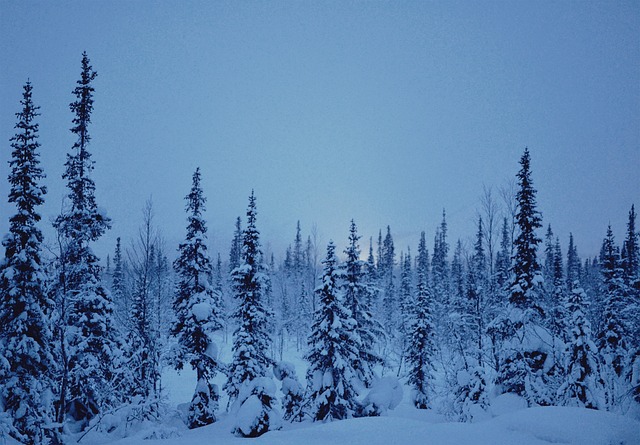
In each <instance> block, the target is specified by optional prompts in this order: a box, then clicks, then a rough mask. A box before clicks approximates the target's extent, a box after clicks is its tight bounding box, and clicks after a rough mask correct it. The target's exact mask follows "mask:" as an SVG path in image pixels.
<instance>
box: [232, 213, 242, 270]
mask: <svg viewBox="0 0 640 445" xmlns="http://www.w3.org/2000/svg"><path fill="white" fill-rule="evenodd" d="M235 227H236V229H235V230H234V232H233V239H232V240H231V249H230V250H229V273H232V272H233V270H234V269H235V268H236V267H238V266H239V265H240V258H241V256H242V220H241V219H240V217H239V216H238V218H236V226H235Z"/></svg>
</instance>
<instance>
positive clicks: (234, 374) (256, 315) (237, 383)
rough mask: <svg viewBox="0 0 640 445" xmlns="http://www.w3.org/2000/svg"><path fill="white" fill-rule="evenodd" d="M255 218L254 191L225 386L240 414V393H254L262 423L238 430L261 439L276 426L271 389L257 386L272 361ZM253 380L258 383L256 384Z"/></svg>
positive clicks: (235, 280)
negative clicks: (249, 432) (231, 352)
mask: <svg viewBox="0 0 640 445" xmlns="http://www.w3.org/2000/svg"><path fill="white" fill-rule="evenodd" d="M256 216H257V213H256V198H255V196H254V194H253V191H252V192H251V196H250V197H249V207H248V209H247V227H246V229H245V230H244V237H243V244H242V256H241V264H240V266H239V267H238V268H236V269H235V270H234V271H233V284H234V292H235V298H236V301H237V303H238V306H237V308H236V310H235V313H234V318H235V319H236V320H237V321H238V327H237V329H236V330H235V332H234V333H233V346H232V351H233V362H232V363H231V365H230V367H229V371H228V376H229V380H228V381H227V383H226V385H225V390H226V391H227V393H228V394H229V398H230V400H235V399H236V398H238V400H237V403H238V404H240V407H239V408H238V409H239V410H240V409H242V404H243V403H246V402H247V401H248V400H249V398H246V399H245V400H242V399H243V398H242V397H239V394H240V391H241V390H243V391H244V392H247V391H248V392H249V393H251V394H252V397H253V399H252V400H255V399H258V400H259V401H260V406H261V411H260V412H261V414H260V416H259V417H260V419H261V420H260V421H257V422H256V423H255V428H253V429H252V431H251V434H248V433H247V431H240V430H236V432H238V433H241V434H244V435H260V434H262V433H264V432H266V431H268V430H269V429H270V428H271V427H272V426H273V427H275V426H276V423H275V420H274V418H273V413H272V409H273V407H272V402H273V400H272V397H271V395H270V394H269V391H267V390H268V389H269V388H267V386H268V385H265V384H258V383H257V382H258V380H259V379H260V378H262V377H266V376H267V370H268V368H269V366H270V365H271V364H272V363H273V360H272V359H271V358H270V357H269V356H268V353H269V351H270V348H271V339H270V336H269V331H268V323H269V319H270V317H271V313H270V311H269V310H268V308H267V307H266V306H265V298H266V292H267V290H268V288H269V286H270V282H269V276H268V275H267V273H266V270H265V266H264V264H263V258H262V250H261V246H260V232H259V231H258V229H257V228H256ZM254 380H255V381H256V382H253V381H254ZM270 421H274V424H273V425H271V423H270Z"/></svg>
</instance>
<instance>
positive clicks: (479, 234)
mask: <svg viewBox="0 0 640 445" xmlns="http://www.w3.org/2000/svg"><path fill="white" fill-rule="evenodd" d="M81 67H82V69H81V76H80V79H79V80H78V81H77V84H76V88H75V89H74V90H73V95H74V100H73V102H72V103H71V104H70V110H71V112H72V115H73V119H72V123H73V127H72V128H71V132H72V133H73V134H74V136H75V143H74V144H73V146H72V147H71V151H70V153H68V154H67V158H66V163H65V167H66V169H65V173H64V175H63V179H64V180H66V182H67V189H68V200H67V204H66V206H65V207H64V208H63V210H62V212H61V213H60V215H58V216H57V218H56V219H55V221H54V228H55V233H56V240H55V242H56V246H57V249H56V252H55V255H45V254H44V252H43V242H44V239H43V235H42V232H41V231H40V229H39V228H38V223H39V221H40V219H41V217H40V215H39V214H38V210H37V208H38V206H40V205H42V204H43V202H44V196H45V194H46V188H45V187H44V186H43V185H41V181H42V179H43V178H44V177H45V175H44V172H43V169H42V168H41V167H40V163H39V147H40V143H39V140H38V139H39V138H38V123H37V117H38V116H39V113H38V109H39V108H38V107H37V106H36V105H34V102H33V97H32V95H33V86H32V85H31V83H30V82H27V83H26V84H25V85H24V87H23V94H22V100H21V102H20V104H21V110H20V111H19V112H18V113H16V117H17V123H16V126H15V128H16V133H15V136H14V137H12V138H11V141H10V142H11V148H12V154H11V160H10V161H9V165H10V175H9V177H8V180H9V185H10V193H9V200H8V201H9V203H10V204H12V205H13V206H14V207H15V213H14V214H13V216H11V217H10V219H9V223H10V227H9V233H8V235H7V236H6V237H5V238H4V240H3V246H4V248H5V255H4V258H3V259H2V262H1V263H0V304H1V306H0V408H1V409H0V437H2V436H3V435H10V436H12V437H14V438H16V439H17V440H19V441H21V442H24V443H27V444H44V443H62V442H64V440H65V438H66V437H68V435H69V434H73V433H77V432H80V431H88V430H89V429H91V428H94V427H103V428H105V429H109V428H112V429H116V428H121V429H122V428H125V429H126V428H127V427H128V426H131V425H133V424H135V423H136V422H141V421H143V420H152V421H153V420H156V421H159V420H160V419H161V417H162V414H163V404H162V401H161V395H162V392H163V386H162V369H163V368H164V367H166V366H172V367H175V368H176V369H178V370H180V369H182V368H183V367H184V366H185V365H187V366H189V367H191V368H192V369H193V370H194V371H195V374H196V388H195V391H194V394H193V397H192V400H191V402H190V404H189V409H188V414H187V419H186V422H187V424H188V426H189V427H190V428H197V427H201V426H204V425H208V424H211V423H213V422H215V421H216V420H217V414H218V413H219V412H220V410H221V409H226V410H228V411H230V412H231V413H232V415H234V416H235V423H234V425H235V426H234V432H235V433H236V434H238V435H243V436H248V437H255V436H259V435H261V434H263V433H264V432H266V431H269V430H273V429H277V428H279V427H280V425H281V423H282V420H285V421H292V422H293V421H302V420H305V419H311V420H313V421H329V420H339V419H345V418H350V417H356V416H373V415H381V414H383V413H384V412H385V411H386V410H387V409H391V408H393V407H394V405H395V404H396V403H397V400H395V401H394V400H392V399H395V397H391V398H390V399H389V398H385V397H382V398H381V397H379V396H376V397H374V394H378V395H379V394H380V388H381V387H382V386H383V385H386V386H387V387H388V388H391V390H392V391H391V392H394V393H397V390H398V388H399V387H400V384H399V383H398V379H400V380H401V381H404V382H406V384H407V385H408V386H409V387H410V388H411V389H412V393H411V400H412V402H413V404H414V406H415V407H416V408H417V409H436V410H438V411H439V412H441V413H444V414H445V415H446V416H448V417H449V418H452V419H457V420H461V421H473V420H477V419H480V418H482V416H483V413H486V411H487V410H488V409H489V406H490V404H491V400H492V399H493V398H495V397H496V396H497V395H499V394H515V395H517V396H519V397H521V398H522V400H523V401H524V402H526V404H527V405H529V406H547V405H565V406H579V407H585V408H592V409H607V410H617V411H621V412H624V411H627V410H629V409H630V407H631V406H634V404H638V403H640V259H639V255H640V254H639V249H638V247H639V246H638V237H639V235H638V232H637V230H636V227H635V220H636V213H635V209H634V206H633V205H632V206H631V210H630V211H629V215H628V223H627V230H626V233H625V235H624V239H623V241H622V243H621V245H618V244H617V243H616V240H615V238H614V235H613V232H612V230H611V227H608V229H607V231H606V235H605V237H604V239H603V242H602V248H601V251H600V254H599V255H598V256H597V257H594V258H587V259H585V260H584V261H583V260H581V259H580V258H579V256H578V251H577V247H576V243H575V240H574V239H573V236H570V238H569V242H568V250H567V253H566V255H565V254H564V253H563V252H562V249H561V244H560V240H559V238H558V237H556V236H555V235H554V233H553V230H552V228H551V226H547V228H546V231H545V236H544V239H543V238H541V237H540V236H539V235H538V232H539V231H540V230H541V229H542V228H543V227H542V217H541V214H540V212H539V211H538V209H537V202H536V190H535V187H534V186H533V179H532V171H531V165H530V164H531V158H530V153H529V151H528V150H527V149H525V150H524V153H523V155H522V157H521V158H520V170H519V171H518V173H517V175H516V183H514V191H513V193H506V194H505V197H506V198H507V204H508V206H507V207H508V209H507V212H506V216H503V217H500V216H499V212H498V208H497V204H496V202H495V200H494V198H493V197H492V195H491V192H490V191H489V190H486V191H485V193H484V195H483V199H482V211H481V212H480V213H479V215H478V218H477V231H476V233H475V235H474V237H473V238H474V241H473V243H472V245H471V246H470V248H468V249H467V248H465V246H464V245H463V243H462V242H461V241H457V243H456V244H455V248H454V249H453V254H452V258H451V259H450V258H449V256H450V245H449V240H448V238H447V221H446V214H445V213H444V212H443V215H442V222H441V224H440V225H439V226H438V227H437V229H436V231H435V235H434V242H433V248H432V252H431V254H430V253H429V250H428V247H427V238H426V234H425V232H422V233H421V235H420V238H419V239H418V240H416V241H417V243H418V247H417V253H416V255H415V258H414V257H412V255H411V250H410V248H407V249H406V251H402V252H400V255H399V258H398V255H397V254H396V248H395V246H394V241H393V237H392V232H391V228H390V227H387V228H386V231H385V232H384V236H383V231H382V230H381V231H380V232H379V234H378V239H377V245H376V247H377V249H374V242H373V239H371V238H370V239H369V248H368V254H367V255H363V252H362V251H361V247H360V240H361V236H360V235H359V234H358V230H357V225H356V223H355V222H354V221H353V220H352V221H351V223H350V226H349V231H348V236H347V237H346V239H347V244H346V248H345V250H344V251H343V252H342V254H340V253H337V252H336V249H337V248H336V245H335V244H334V243H333V241H331V242H329V243H328V245H327V246H326V249H323V248H322V246H320V245H319V242H318V239H317V236H316V234H315V232H314V231H312V233H311V234H310V235H309V236H308V237H307V238H306V240H305V239H304V237H303V236H302V230H301V226H300V222H298V225H297V227H296V234H295V238H294V241H293V243H292V245H290V246H289V247H288V248H287V250H286V252H285V253H284V255H283V259H282V261H278V262H276V258H275V256H274V255H273V254H271V255H270V256H267V255H266V254H265V253H264V251H263V249H262V244H261V241H260V232H259V230H258V228H257V203H256V196H255V194H254V193H253V191H252V192H251V195H250V197H249V204H248V209H247V213H246V219H245V220H244V227H243V220H242V219H241V218H240V217H238V219H237V220H236V225H235V230H234V234H233V238H232V242H231V246H230V249H229V254H228V258H225V260H224V261H223V260H222V257H221V255H220V254H218V255H217V257H216V258H215V260H214V258H212V256H211V255H210V253H209V251H208V239H207V223H206V220H205V219H204V212H205V204H206V197H205V196H204V193H203V189H202V185H201V181H202V175H201V172H200V169H196V171H195V172H194V174H193V177H192V184H191V189H190V191H189V193H188V195H187V196H186V206H185V211H186V215H187V225H186V235H185V238H184V241H183V242H181V243H180V244H179V246H178V249H177V252H178V255H177V258H176V259H175V261H173V263H171V262H170V261H169V259H168V254H167V251H166V247H165V243H164V242H163V240H162V239H161V237H160V236H159V235H158V233H157V231H156V228H155V226H154V223H153V209H152V205H151V203H150V202H149V203H148V204H147V205H146V207H145V209H144V210H143V222H142V225H141V227H140V230H139V233H138V235H137V236H136V237H135V238H134V240H133V241H132V242H131V245H130V246H129V247H128V248H127V247H123V246H122V244H121V239H120V238H118V240H117V244H116V246H115V252H114V255H113V257H111V256H110V257H109V258H108V259H107V265H106V267H103V266H102V265H101V261H100V259H99V258H98V257H97V256H96V255H95V254H94V252H93V250H92V248H91V246H92V244H93V243H95V242H96V241H97V240H98V239H99V238H100V237H101V236H102V235H103V234H104V233H105V231H106V230H108V229H109V228H110V226H111V221H110V219H109V218H108V217H107V216H106V215H105V214H103V213H102V212H101V211H100V210H99V207H98V205H97V203H96V199H95V183H94V182H93V181H92V179H91V172H92V170H93V168H94V161H93V160H92V159H91V153H90V151H89V144H90V141H91V136H90V133H89V126H90V123H91V113H92V110H93V93H94V88H93V81H94V79H95V77H96V76H97V73H96V72H95V71H94V70H93V68H92V67H91V64H90V61H89V59H88V57H87V54H86V53H83V57H82V64H81ZM323 251H324V253H323ZM321 256H323V257H324V259H322V260H321V261H320V259H321ZM339 257H340V258H342V260H341V259H340V258H339ZM364 258H366V259H364ZM229 333H231V340H230V342H231V351H232V360H231V362H230V363H223V362H221V361H220V359H219V352H218V349H219V348H218V343H217V342H223V343H224V342H228V341H229V340H228V336H229ZM293 347H295V348H296V349H297V350H298V351H300V352H301V353H302V354H303V355H304V357H305V360H306V361H307V362H308V369H307V372H306V375H305V379H304V380H305V382H301V381H300V380H299V379H298V377H297V374H296V370H295V368H294V366H293V365H291V364H289V363H287V362H283V361H282V358H283V353H284V351H285V350H286V349H289V348H293ZM219 373H221V374H223V375H224V376H225V377H226V383H225V384H224V386H223V388H222V390H223V391H224V392H225V393H226V394H227V396H228V403H227V406H226V407H224V408H221V407H220V406H219V404H220V399H221V391H220V388H218V386H217V385H216V384H214V383H213V379H214V377H215V376H216V375H217V374H219ZM274 377H275V379H276V380H277V381H279V382H281V383H280V390H279V391H278V389H277V388H276V384H275V382H274ZM376 391H378V392H377V393H376ZM278 399H280V400H278ZM107 416H111V417H112V418H113V417H115V418H118V419H120V422H119V424H118V425H115V426H114V425H112V426H111V427H107V426H104V425H105V424H106V421H105V422H103V420H104V419H105V418H106V417H107Z"/></svg>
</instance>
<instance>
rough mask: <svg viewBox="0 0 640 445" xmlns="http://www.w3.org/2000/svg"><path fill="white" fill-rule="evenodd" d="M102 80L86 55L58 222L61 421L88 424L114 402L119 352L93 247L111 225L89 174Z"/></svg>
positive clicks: (76, 92) (74, 105)
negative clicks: (65, 204)
mask: <svg viewBox="0 0 640 445" xmlns="http://www.w3.org/2000/svg"><path fill="white" fill-rule="evenodd" d="M96 76H97V73H96V72H95V71H94V70H93V68H92V67H91V65H90V62H89V58H88V57H87V54H86V52H85V53H83V54H82V71H81V78H80V80H78V81H77V86H76V88H75V89H74V90H73V94H74V95H75V97H76V100H75V101H74V102H72V103H71V104H70V108H71V111H72V112H73V113H74V118H73V125H74V126H73V127H72V128H71V132H72V133H73V134H74V135H75V136H76V138H77V139H76V142H75V143H74V144H73V147H72V153H70V154H67V162H66V163H65V166H66V171H65V173H64V175H63V179H66V180H67V188H68V189H69V195H68V197H69V203H70V207H69V208H67V209H65V210H64V211H63V213H62V214H61V215H60V216H58V218H57V219H56V221H55V223H54V226H55V227H56V229H57V230H58V232H59V233H60V234H61V236H62V237H63V238H64V245H65V248H64V251H63V252H61V261H62V263H63V267H62V271H63V272H62V273H61V275H60V279H61V280H63V281H64V284H63V285H62V286H61V287H62V289H64V292H63V294H62V295H61V298H63V299H64V300H65V301H64V302H63V304H60V302H59V304H58V306H59V307H63V308H66V313H64V314H62V316H63V317H64V320H65V324H66V325H67V326H68V327H69V328H70V329H67V332H68V334H69V335H68V337H67V338H61V339H60V341H61V343H63V344H64V343H67V345H65V346H64V347H65V348H67V349H68V363H66V367H67V372H64V373H63V375H64V378H63V382H62V384H61V387H62V389H61V391H60V403H59V407H60V408H61V411H60V417H59V419H58V420H59V421H60V422H61V421H62V420H63V417H62V413H63V412H64V411H66V412H67V413H68V414H69V415H70V416H71V417H72V418H74V419H75V420H84V421H87V420H89V419H91V418H92V417H93V416H95V415H96V414H97V413H98V412H100V411H102V410H104V408H106V407H107V406H108V405H110V404H112V403H114V400H113V394H112V391H111V384H112V381H111V380H112V370H111V369H110V363H111V362H112V360H113V354H114V353H115V351H116V345H115V340H114V337H115V333H114V331H113V326H112V317H113V303H112V301H111V295H110V294H109V292H108V291H107V289H106V288H105V287H104V285H103V284H102V281H101V267H100V261H99V259H98V257H97V256H96V255H95V254H94V253H93V251H92V249H91V247H90V243H92V242H95V241H97V240H98V239H99V238H100V237H101V236H102V235H103V234H104V232H105V231H106V230H107V229H109V228H110V224H111V220H110V219H109V218H108V217H107V216H106V215H105V214H104V213H103V212H102V211H100V210H99V209H98V205H97V203H96V199H95V183H94V182H93V180H92V179H91V177H90V176H89V175H90V173H91V171H92V170H93V168H94V161H92V160H91V153H90V152H89V151H88V146H89V142H90V141H91V137H90V135H89V131H88V130H89V124H90V123H91V112H92V111H93V93H94V88H93V85H92V82H93V80H94V79H95V77H96ZM67 346H68V347H67ZM67 380H68V381H67ZM67 388H68V394H67V390H66V389H67Z"/></svg>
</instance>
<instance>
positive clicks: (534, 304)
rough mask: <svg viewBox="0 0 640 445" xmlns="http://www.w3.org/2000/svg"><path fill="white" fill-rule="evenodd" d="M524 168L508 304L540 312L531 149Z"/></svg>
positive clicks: (537, 224) (524, 157)
mask: <svg viewBox="0 0 640 445" xmlns="http://www.w3.org/2000/svg"><path fill="white" fill-rule="evenodd" d="M520 165H521V169H520V171H519V172H518V175H517V176H518V182H519V185H520V189H519V190H518V195H517V200H518V214H517V215H516V219H517V224H518V228H519V229H520V233H519V234H518V237H517V238H516V240H515V247H516V253H515V256H514V261H513V272H514V275H515V277H514V281H513V283H512V284H511V294H510V295H509V303H511V305H512V306H513V307H514V308H516V309H519V310H521V311H530V310H535V311H537V312H538V313H539V314H540V315H542V314H543V313H544V312H543V310H542V307H541V306H540V301H539V300H538V297H539V294H538V293H537V292H536V286H537V285H538V283H539V282H540V281H541V277H540V265H539V264H538V260H537V256H536V251H537V246H538V244H540V242H541V239H540V238H539V237H538V235H536V230H537V229H539V228H540V227H542V224H541V221H542V218H541V217H540V214H539V213H538V211H537V210H536V190H535V189H534V188H533V182H532V180H531V171H530V156H529V150H528V149H525V151H524V154H523V155H522V158H521V159H520Z"/></svg>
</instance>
